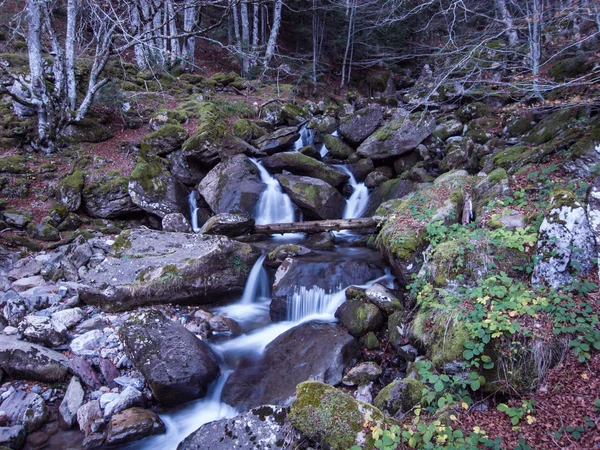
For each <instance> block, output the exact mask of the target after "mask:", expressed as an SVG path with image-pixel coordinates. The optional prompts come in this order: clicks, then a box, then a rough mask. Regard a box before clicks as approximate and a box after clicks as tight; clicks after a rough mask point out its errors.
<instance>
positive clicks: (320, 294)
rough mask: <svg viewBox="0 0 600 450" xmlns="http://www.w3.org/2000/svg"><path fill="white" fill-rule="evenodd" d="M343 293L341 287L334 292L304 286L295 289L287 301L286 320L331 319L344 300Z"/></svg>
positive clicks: (344, 295) (343, 290)
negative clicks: (317, 317)
mask: <svg viewBox="0 0 600 450" xmlns="http://www.w3.org/2000/svg"><path fill="white" fill-rule="evenodd" d="M345 291H346V290H345V289H342V288H341V286H339V288H338V289H337V290H336V291H335V292H326V291H325V289H323V288H320V287H319V286H313V287H312V288H308V289H307V288H306V286H300V287H296V288H295V289H294V293H293V294H292V295H291V298H290V299H289V307H288V312H287V320H289V321H291V322H300V321H304V320H305V319H306V318H308V317H313V316H323V315H327V316H331V318H333V314H335V311H336V309H337V308H338V307H339V306H340V305H341V304H342V303H343V302H344V300H345V299H346V294H345ZM324 319H326V318H325V317H324Z"/></svg>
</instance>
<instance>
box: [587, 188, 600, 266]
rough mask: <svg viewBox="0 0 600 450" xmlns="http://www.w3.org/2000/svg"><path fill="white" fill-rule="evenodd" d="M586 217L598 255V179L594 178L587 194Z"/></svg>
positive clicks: (599, 200)
mask: <svg viewBox="0 0 600 450" xmlns="http://www.w3.org/2000/svg"><path fill="white" fill-rule="evenodd" d="M587 217H588V222H589V224H590V228H591V229H592V232H593V233H594V237H595V239H596V253H597V254H600V177H596V179H595V180H594V182H593V183H592V185H591V187H590V189H589V191H588V194H587Z"/></svg>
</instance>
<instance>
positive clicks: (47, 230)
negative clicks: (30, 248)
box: [27, 222, 60, 242]
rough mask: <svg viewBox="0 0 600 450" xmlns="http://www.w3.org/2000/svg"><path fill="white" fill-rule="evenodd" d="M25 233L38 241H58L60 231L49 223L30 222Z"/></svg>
mask: <svg viewBox="0 0 600 450" xmlns="http://www.w3.org/2000/svg"><path fill="white" fill-rule="evenodd" d="M27 234H28V235H29V236H30V237H31V238H33V239H38V240H40V241H50V242H53V241H60V233H59V232H58V230H57V229H56V228H54V227H53V226H52V225H50V224H49V223H47V224H37V223H33V222H31V223H29V224H28V225H27Z"/></svg>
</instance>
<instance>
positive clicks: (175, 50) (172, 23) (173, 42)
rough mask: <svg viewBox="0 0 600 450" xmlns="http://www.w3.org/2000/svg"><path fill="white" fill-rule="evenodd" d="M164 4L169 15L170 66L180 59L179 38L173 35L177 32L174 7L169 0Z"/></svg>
mask: <svg viewBox="0 0 600 450" xmlns="http://www.w3.org/2000/svg"><path fill="white" fill-rule="evenodd" d="M166 5H167V11H166V12H167V14H168V16H169V36H170V37H171V39H170V42H169V44H170V46H171V54H170V58H169V59H170V62H171V66H174V65H175V64H176V63H177V61H179V60H180V58H181V48H180V46H179V38H177V37H175V36H177V35H178V34H179V33H178V32H177V23H176V19H177V17H176V16H175V8H174V7H173V2H172V1H171V0H166Z"/></svg>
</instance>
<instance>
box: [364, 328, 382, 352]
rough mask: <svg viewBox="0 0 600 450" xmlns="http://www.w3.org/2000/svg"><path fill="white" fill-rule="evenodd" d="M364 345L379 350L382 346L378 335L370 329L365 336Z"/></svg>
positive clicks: (369, 348)
mask: <svg viewBox="0 0 600 450" xmlns="http://www.w3.org/2000/svg"><path fill="white" fill-rule="evenodd" d="M362 345H363V347H364V348H366V349H367V350H377V349H378V348H379V346H380V344H379V339H377V336H376V335H375V333H373V332H372V331H369V332H368V333H367V335H366V336H365V337H364V338H363V341H362Z"/></svg>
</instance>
